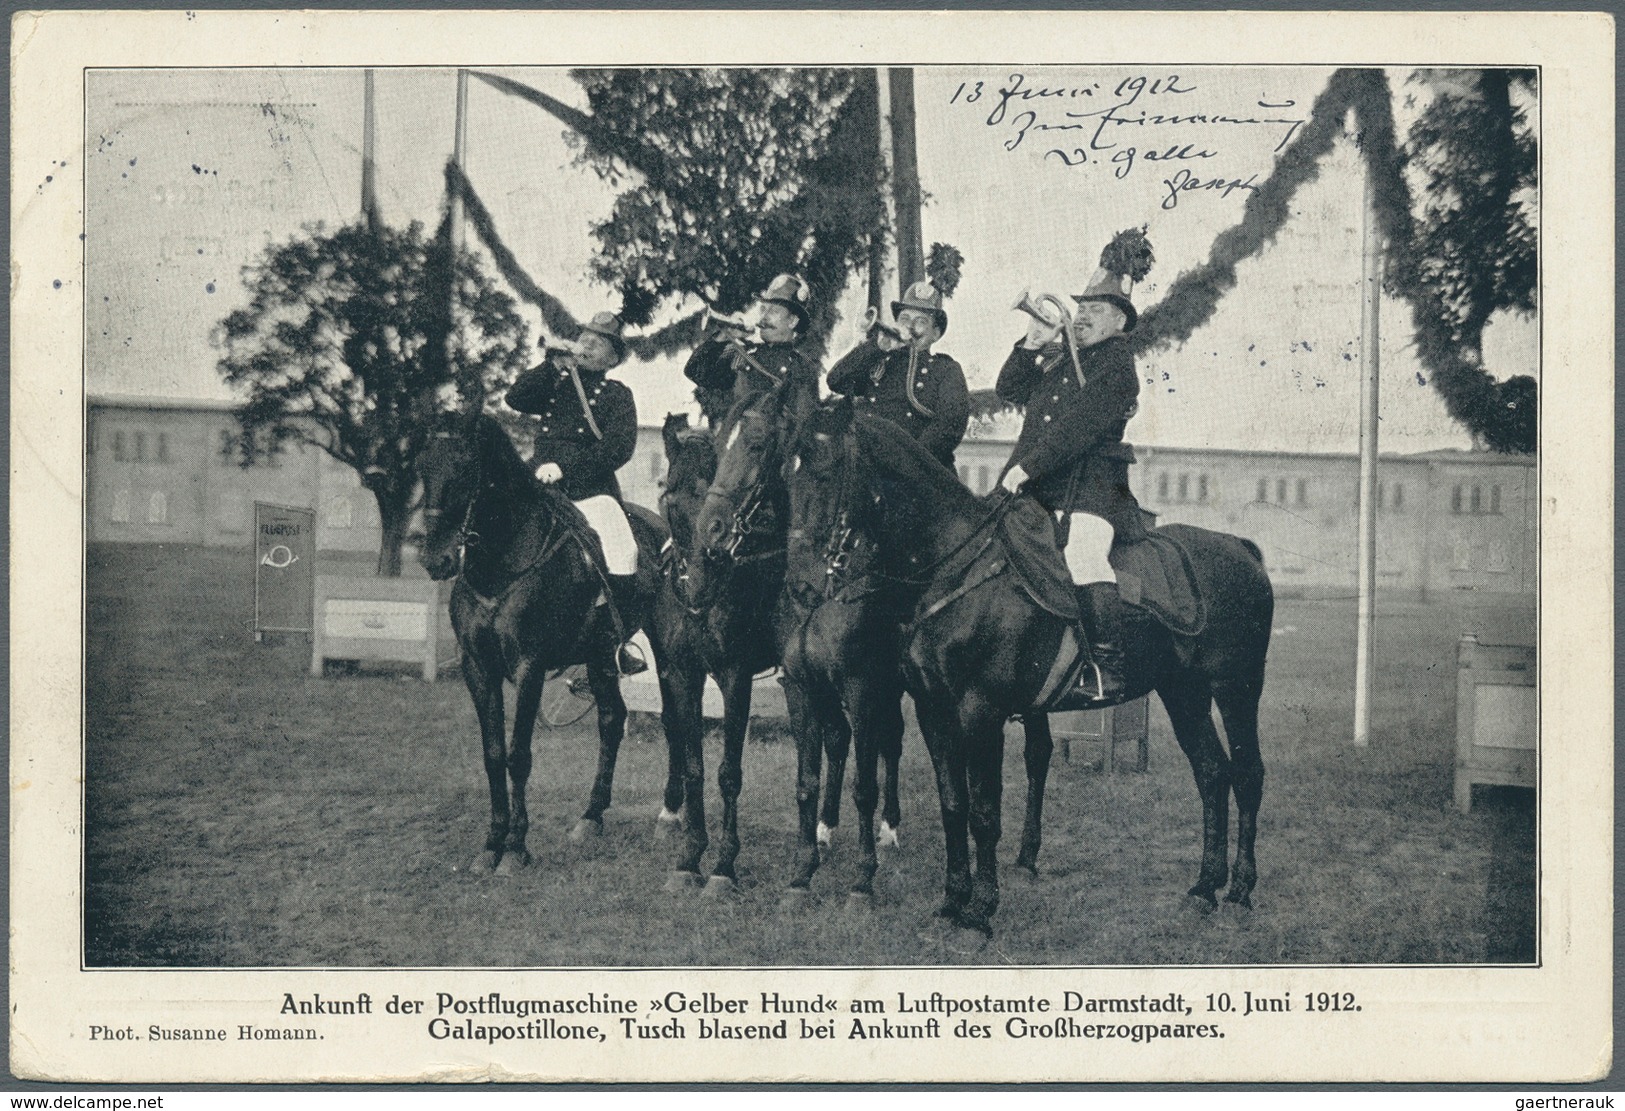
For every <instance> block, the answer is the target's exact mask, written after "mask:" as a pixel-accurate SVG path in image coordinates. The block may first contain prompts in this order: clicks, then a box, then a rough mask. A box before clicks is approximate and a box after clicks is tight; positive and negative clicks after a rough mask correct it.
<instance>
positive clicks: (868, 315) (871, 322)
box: [863, 305, 910, 344]
mask: <svg viewBox="0 0 1625 1111" xmlns="http://www.w3.org/2000/svg"><path fill="white" fill-rule="evenodd" d="M871 328H873V329H876V330H878V331H882V332H885V333H886V334H887V335H888V336H890V337H891V338H892V339H894V340H896V341H897V342H898V343H902V344H906V343H908V342H909V339H910V337H909V336H907V335H905V334H904V333H903V330H902V329H901V328H898V327H897V326H895V325H892V324H887V323H886V322H885V321H884V320H882V319H880V310H879V309H877V308H875V307H874V306H873V305H870V306H869V307H868V308H867V309H865V310H864V313H863V330H864V331H866V332H867V331H869V329H871Z"/></svg>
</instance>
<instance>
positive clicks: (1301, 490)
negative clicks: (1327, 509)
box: [1298, 478, 1309, 505]
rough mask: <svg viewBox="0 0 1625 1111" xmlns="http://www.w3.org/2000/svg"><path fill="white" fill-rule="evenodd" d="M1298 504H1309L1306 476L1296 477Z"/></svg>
mask: <svg viewBox="0 0 1625 1111" xmlns="http://www.w3.org/2000/svg"><path fill="white" fill-rule="evenodd" d="M1298 504H1299V505H1308V504H1309V480H1308V479H1307V478H1300V479H1298Z"/></svg>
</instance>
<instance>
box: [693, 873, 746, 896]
mask: <svg viewBox="0 0 1625 1111" xmlns="http://www.w3.org/2000/svg"><path fill="white" fill-rule="evenodd" d="M700 894H701V895H703V896H705V897H706V898H707V899H727V898H729V897H731V896H734V895H737V894H739V884H738V883H737V882H736V881H735V880H734V878H733V877H732V876H712V877H711V878H710V879H708V880H706V881H705V890H703V891H701V892H700Z"/></svg>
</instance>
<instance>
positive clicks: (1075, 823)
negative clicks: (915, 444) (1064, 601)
mask: <svg viewBox="0 0 1625 1111" xmlns="http://www.w3.org/2000/svg"><path fill="white" fill-rule="evenodd" d="M250 570H251V569H250V566H249V560H248V559H247V557H246V556H244V555H242V554H241V553H233V552H220V551H212V550H202V549H195V548H185V549H167V548H163V547H156V546H117V547H115V546H105V547H96V548H94V549H92V551H91V552H90V554H89V558H88V566H87V572H88V613H87V624H88V637H87V672H86V675H87V684H88V687H87V731H86V732H87V735H86V738H85V760H86V768H85V774H86V799H87V813H86V816H85V830H86V862H85V864H86V867H85V877H86V907H85V912H86V913H85V955H86V960H87V963H89V964H91V965H96V966H107V965H112V966H200V965H201V966H233V967H239V966H268V967H284V966H327V967H376V966H455V967H483V966H523V967H536V966H559V965H645V966H670V965H780V964H795V965H821V964H828V965H843V966H849V965H919V964H1069V965H1124V964H1126V965H1135V964H1175V965H1180V964H1203V965H1211V964H1250V963H1266V964H1280V963H1284V964H1296V963H1313V964H1323V963H1329V964H1349V963H1429V964H1431V963H1480V962H1491V963H1507V962H1527V961H1530V960H1533V959H1534V957H1535V947H1534V936H1535V907H1536V905H1537V900H1536V897H1535V876H1536V855H1535V844H1534V828H1535V817H1534V811H1535V805H1534V796H1533V793H1532V792H1529V791H1521V790H1516V789H1510V788H1507V789H1489V790H1486V789H1482V788H1481V789H1479V792H1478V801H1477V804H1476V805H1475V806H1474V808H1473V811H1472V813H1471V814H1468V815H1463V814H1461V813H1460V812H1458V811H1457V810H1456V809H1455V808H1454V807H1453V805H1452V803H1451V783H1452V768H1453V763H1452V762H1453V746H1454V730H1455V717H1454V714H1455V663H1454V659H1455V657H1454V647H1455V641H1456V639H1457V637H1458V636H1459V635H1460V634H1461V633H1462V632H1463V631H1468V630H1472V631H1476V632H1479V633H1480V634H1481V636H1482V637H1483V639H1485V640H1487V641H1498V640H1499V641H1503V642H1515V643H1532V639H1531V638H1532V637H1533V635H1534V617H1533V607H1532V605H1531V604H1530V603H1529V602H1527V601H1523V602H1521V603H1519V602H1509V601H1507V600H1501V601H1499V602H1497V601H1493V600H1484V599H1473V598H1459V597H1458V598H1449V599H1445V600H1444V601H1441V602H1436V603H1434V604H1431V605H1422V604H1419V603H1414V602H1399V601H1393V602H1383V603H1382V604H1381V606H1380V609H1379V614H1380V616H1379V631H1378V643H1377V698H1376V702H1375V707H1376V710H1375V721H1374V732H1373V737H1372V742H1371V745H1370V746H1369V747H1368V748H1365V749H1356V748H1354V747H1352V745H1351V744H1350V743H1349V738H1350V735H1351V731H1352V719H1353V694H1352V674H1353V659H1354V606H1353V602H1352V601H1295V600H1283V601H1282V602H1280V603H1279V605H1278V607H1277V614H1276V629H1275V639H1274V642H1273V646H1272V650H1271V659H1270V670H1269V679H1268V683H1267V685H1266V687H1265V692H1264V702H1263V712H1262V721H1261V735H1262V743H1263V753H1264V761H1265V765H1266V768H1267V770H1268V776H1267V779H1266V783H1265V793H1264V804H1263V809H1262V811H1261V817H1260V821H1259V834H1258V862H1259V883H1258V889H1257V892H1256V894H1255V896H1254V902H1255V908H1256V909H1254V910H1252V911H1251V912H1247V911H1241V910H1238V909H1236V908H1233V907H1225V908H1224V909H1222V910H1221V911H1220V912H1218V913H1215V914H1211V915H1206V916H1204V915H1200V914H1196V913H1193V912H1191V911H1190V910H1189V909H1188V908H1187V907H1186V906H1185V903H1184V900H1183V894H1184V891H1185V889H1186V888H1187V887H1188V886H1189V885H1190V884H1191V883H1192V882H1193V880H1194V879H1195V874H1196V867H1197V864H1198V860H1199V853H1200V829H1199V826H1200V818H1201V809H1200V805H1199V803H1198V801H1197V798H1196V793H1195V790H1194V788H1193V786H1192V782H1191V776H1190V770H1189V767H1188V765H1187V764H1186V762H1185V760H1184V758H1183V756H1182V755H1181V754H1180V752H1179V750H1178V747H1177V745H1176V744H1175V743H1174V740H1173V737H1172V733H1171V731H1170V730H1169V728H1168V726H1167V721H1166V719H1165V717H1164V716H1163V714H1162V711H1161V708H1160V707H1156V706H1154V707H1153V709H1152V712H1151V763H1150V769H1149V771H1148V772H1147V773H1145V774H1143V775H1134V774H1121V773H1120V774H1116V775H1102V774H1100V773H1098V772H1095V771H1090V770H1088V769H1087V768H1086V766H1085V763H1084V762H1083V761H1082V760H1078V761H1077V762H1074V763H1070V764H1068V763H1063V762H1061V760H1060V756H1059V753H1057V758H1056V764H1055V767H1054V768H1053V770H1052V772H1051V776H1050V781H1049V791H1048V796H1047V803H1046V808H1045V815H1046V822H1045V830H1044V849H1043V853H1042V856H1041V859H1040V867H1041V871H1042V875H1041V877H1040V878H1039V879H1038V880H1036V881H1033V880H1027V879H1023V878H1021V877H1020V876H1019V875H1018V874H1017V873H1016V872H1015V871H1014V869H1013V867H1012V863H1013V860H1014V856H1015V850H1016V841H1017V837H1018V834H1019V830H1020V821H1021V807H1022V800H1023V797H1024V791H1025V779H1024V775H1023V772H1022V769H1021V753H1020V743H1019V732H1018V731H1016V730H1014V729H1012V730H1011V734H1010V735H1011V738H1012V741H1013V743H1011V744H1010V745H1008V746H1007V755H1006V769H1005V808H1004V810H1005V834H1004V841H1003V843H1002V845H1001V860H1002V863H1003V865H1004V867H1003V870H1002V872H1001V877H1002V879H1003V884H1004V899H1003V903H1002V905H1001V907H1000V910H999V913H998V916H997V919H996V923H995V925H996V929H997V931H998V932H997V934H996V936H995V938H994V939H993V941H992V943H991V944H989V945H987V946H986V947H983V948H979V949H973V948H968V947H967V946H966V945H965V944H964V939H961V938H956V937H953V936H945V935H944V933H943V932H942V931H941V930H940V929H939V928H938V927H937V926H936V925H935V924H934V923H933V922H932V920H931V911H932V910H933V909H934V908H935V907H936V905H937V903H938V902H939V900H940V893H941V882H942V843H941V842H942V837H941V831H940V825H939V820H938V813H937V800H936V793H935V787H934V784H933V782H932V779H931V774H930V766H929V761H928V760H927V758H926V755H925V752H924V746H923V745H922V744H921V742H920V739H919V736H918V734H917V733H915V732H914V731H913V730H912V729H911V730H910V733H909V735H908V737H907V738H906V739H905V756H904V762H903V771H902V776H903V810H904V814H903V828H902V848H901V850H900V851H898V852H896V853H890V854H888V855H886V856H885V857H884V858H883V859H882V863H881V871H880V875H879V876H878V878H877V881H876V892H877V899H876V904H875V908H874V910H873V911H872V912H870V913H867V914H851V913H848V912H846V911H845V909H844V902H845V893H846V887H847V886H848V883H849V881H850V879H851V875H852V872H851V868H852V865H853V863H854V858H855V852H854V851H853V840H852V831H851V829H850V828H843V829H841V830H840V832H839V834H838V839H837V847H836V852H835V854H834V857H833V859H832V860H831V861H830V862H829V864H828V865H826V867H825V868H824V869H823V870H822V871H820V873H819V875H818V877H817V879H816V880H815V883H814V896H813V898H812V900H811V903H810V906H809V907H808V908H807V909H806V910H805V911H804V912H802V913H796V914H791V913H787V912H783V911H781V910H780V909H779V895H780V892H781V890H782V888H783V886H784V884H785V883H786V881H787V878H788V875H789V867H790V862H791V856H792V848H793V834H794V826H795V820H794V803H795V784H794V765H795V760H794V747H793V745H792V744H791V743H790V742H789V739H788V737H787V736H786V735H785V733H784V731H783V730H782V729H779V728H774V727H772V726H768V727H761V728H757V729H756V730H755V731H754V733H753V736H754V737H755V738H756V739H753V740H752V741H751V742H750V743H749V745H748V746H747V750H746V753H745V784H744V793H743V795H742V800H741V811H742V818H741V837H742V840H743V843H744V849H743V851H742V853H741V856H740V879H741V890H740V893H739V894H738V895H737V896H736V897H735V898H734V899H732V900H727V901H722V902H716V901H712V900H704V899H701V898H700V897H699V896H698V895H696V894H693V893H688V894H677V895H674V894H670V893H667V892H666V891H664V890H663V889H662V884H663V882H664V880H665V878H666V875H667V872H668V869H669V868H670V866H671V863H672V860H673V854H674V851H675V847H674V846H672V845H669V844H662V843H657V842H656V840H655V836H654V820H653V819H654V815H655V813H656V812H657V810H658V809H659V804H660V791H661V788H662V786H663V784H664V776H665V745H664V744H663V743H662V742H661V740H660V736H659V733H658V724H657V723H656V722H654V720H653V719H652V718H649V717H647V716H644V715H640V716H639V717H638V718H637V719H636V720H635V722H634V727H633V730H632V732H631V734H630V735H629V736H628V739H627V743H626V744H625V745H624V746H623V748H622V750H621V760H620V768H619V771H618V773H617V777H616V791H615V805H614V806H613V807H612V808H611V810H610V811H609V813H608V814H607V815H606V819H605V835H604V836H603V837H602V838H601V839H597V840H594V841H591V842H589V843H588V844H586V845H584V846H576V845H571V844H569V843H568V842H567V841H566V838H565V833H566V831H567V830H568V829H569V827H570V825H571V824H572V823H573V822H574V820H575V818H576V817H577V816H578V814H579V813H580V810H581V808H582V806H583V805H584V803H585V801H586V793H587V790H588V788H589V786H590V780H591V775H592V767H593V762H594V760H595V758H596V747H597V746H596V738H595V735H594V733H595V727H594V725H593V720H594V719H593V716H592V715H588V716H587V717H586V718H585V719H583V720H582V722H581V723H579V724H577V725H574V726H570V727H568V728H564V729H559V730H546V729H542V730H540V731H539V733H538V737H537V758H536V765H535V772H534V774H533V776H532V779H531V784H530V793H529V798H530V802H531V817H532V829H531V837H530V847H531V850H532V852H533V853H534V854H535V857H536V861H535V864H534V865H533V866H532V867H531V868H530V869H529V870H528V871H526V872H524V873H522V874H519V875H517V876H512V877H497V876H489V875H479V874H473V873H471V872H470V871H469V870H468V865H469V862H470V861H472V860H473V858H474V857H475V855H476V852H477V850H478V849H479V847H480V844H481V841H482V839H483V836H484V832H485V827H486V823H487V817H488V808H487V802H486V790H485V779H484V773H483V771H482V769H481V766H480V762H479V758H478V735H477V728H476V725H475V719H474V714H473V710H472V707H471V705H470V702H469V699H468V695H467V693H466V691H465V690H464V689H463V686H462V683H461V681H460V679H456V678H447V679H443V681H441V682H439V683H435V684H433V685H430V684H425V683H423V682H421V681H419V680H416V679H412V678H410V677H409V676H408V673H407V672H405V671H403V672H400V673H391V672H389V671H386V670H382V669H380V670H376V671H363V672H362V673H360V674H358V675H355V676H351V677H347V678H343V679H312V678H310V677H308V675H307V674H306V669H307V666H308V653H309V649H308V647H307V646H306V644H305V642H304V640H303V638H302V637H299V638H290V639H289V640H287V641H285V642H283V643H280V644H269V645H265V644H256V643H255V642H254V641H253V639H252V637H251V635H250V626H251V624H252V621H251V616H252V580H251V578H250ZM717 747H718V746H717V745H716V744H714V743H713V744H712V745H711V747H710V748H709V749H708V751H707V759H708V772H709V773H710V777H711V779H712V784H711V792H712V795H713V796H714V795H715V783H714V780H715V775H714V768H715V759H716V751H717ZM708 808H709V813H710V815H711V819H712V822H713V823H714V822H715V821H716V815H717V814H719V813H720V809H719V808H718V807H717V805H716V803H715V800H714V797H713V798H712V799H711V800H708ZM843 812H844V813H848V814H849V813H850V805H849V804H848V805H847V806H846V807H845V809H844V811H843ZM848 821H850V818H848ZM714 837H715V829H714V828H713V838H714Z"/></svg>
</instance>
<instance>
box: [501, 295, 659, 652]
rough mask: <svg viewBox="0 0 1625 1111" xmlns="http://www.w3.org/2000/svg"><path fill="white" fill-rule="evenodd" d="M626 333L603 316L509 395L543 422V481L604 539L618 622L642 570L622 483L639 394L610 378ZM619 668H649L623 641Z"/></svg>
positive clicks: (535, 462) (552, 351) (550, 351)
mask: <svg viewBox="0 0 1625 1111" xmlns="http://www.w3.org/2000/svg"><path fill="white" fill-rule="evenodd" d="M623 330H624V325H623V323H622V321H621V319H620V317H618V316H616V315H615V314H614V313H608V312H601V313H598V314H597V315H596V316H594V317H593V318H592V319H591V320H590V321H588V322H587V324H586V325H584V326H583V328H582V331H581V335H580V336H579V337H577V339H576V341H575V342H574V343H573V344H565V345H555V346H550V347H548V348H546V354H545V355H544V357H543V359H542V362H541V364H540V365H539V366H534V367H532V368H530V369H529V370H527V371H525V373H523V374H521V375H520V376H519V378H518V379H517V380H516V381H515V382H514V384H513V386H512V388H510V389H509V390H508V396H507V401H508V407H509V408H510V409H517V410H518V411H519V412H521V413H533V414H535V415H536V416H538V417H540V418H541V420H540V423H539V424H538V425H537V427H536V447H535V451H534V453H533V454H532V455H531V460H530V462H531V466H532V467H533V468H535V471H536V478H537V480H538V481H540V482H543V483H546V484H549V485H551V484H557V485H558V488H559V490H560V491H561V492H563V494H564V496H565V497H567V498H569V499H570V500H571V501H572V502H574V503H575V506H576V508H577V509H579V510H581V515H582V516H583V517H585V518H586V520H587V524H588V526H589V527H590V528H591V529H592V530H593V532H594V533H596V534H597V536H598V541H599V544H600V546H601V547H602V548H603V552H604V569H605V571H607V572H608V575H609V583H610V587H611V594H612V595H613V597H611V598H610V599H608V600H609V601H610V602H611V604H614V605H617V607H618V608H617V614H616V621H617V623H619V621H620V616H619V612H620V609H621V608H624V603H617V602H616V600H617V599H626V598H629V597H630V596H631V594H632V592H633V589H634V587H633V582H634V580H635V578H636V575H637V569H638V545H637V541H636V540H635V539H634V538H633V536H632V527H631V525H630V524H629V523H628V522H627V519H626V510H625V508H624V507H623V506H622V504H621V487H620V483H619V482H617V481H616V479H615V472H616V471H617V470H619V469H620V468H621V467H623V466H625V465H626V464H627V463H628V462H629V461H630V460H631V458H632V453H633V451H634V449H635V448H636V447H637V440H638V411H637V405H636V403H635V402H634V401H633V399H632V391H631V390H629V389H627V388H626V386H625V385H624V384H622V383H621V382H618V381H616V380H615V379H613V378H610V377H608V374H609V372H610V371H611V370H613V369H614V368H615V367H617V366H619V365H620V364H621V363H622V362H623V361H625V359H626V341H625V339H624V338H623V337H622V332H623ZM621 632H622V634H623V637H624V635H625V632H626V630H624V629H623V630H621ZM618 663H619V665H620V669H621V673H622V674H623V675H632V674H635V673H637V672H639V671H642V670H644V668H645V667H646V666H647V664H645V663H644V661H643V660H641V659H640V658H639V657H638V656H637V654H636V653H635V652H634V651H632V650H631V649H629V647H628V646H627V645H626V644H625V643H624V642H623V644H622V645H621V649H620V653H619V659H618Z"/></svg>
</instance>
